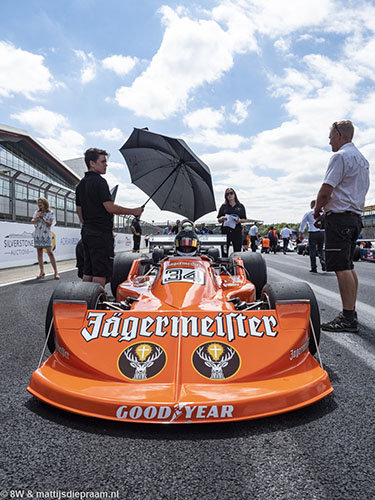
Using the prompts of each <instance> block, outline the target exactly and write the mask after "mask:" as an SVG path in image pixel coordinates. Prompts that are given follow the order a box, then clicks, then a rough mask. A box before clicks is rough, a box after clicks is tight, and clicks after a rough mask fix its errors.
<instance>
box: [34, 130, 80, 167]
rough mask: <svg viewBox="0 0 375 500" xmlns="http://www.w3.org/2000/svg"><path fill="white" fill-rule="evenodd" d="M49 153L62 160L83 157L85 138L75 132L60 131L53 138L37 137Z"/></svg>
mask: <svg viewBox="0 0 375 500" xmlns="http://www.w3.org/2000/svg"><path fill="white" fill-rule="evenodd" d="M38 141H40V142H41V143H42V144H44V145H45V146H46V147H47V148H48V149H49V150H50V151H52V152H53V153H54V154H55V155H56V156H58V157H59V158H60V159H62V160H66V159H68V158H78V157H81V156H83V152H84V149H85V138H84V137H83V135H81V134H80V133H78V132H76V131H75V130H61V131H60V132H58V133H57V134H56V135H55V136H54V137H38Z"/></svg>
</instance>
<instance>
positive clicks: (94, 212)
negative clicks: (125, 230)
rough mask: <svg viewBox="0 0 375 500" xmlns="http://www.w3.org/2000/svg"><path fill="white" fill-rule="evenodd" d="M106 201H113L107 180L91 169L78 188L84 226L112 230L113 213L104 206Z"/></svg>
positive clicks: (91, 228) (97, 229)
mask: <svg viewBox="0 0 375 500" xmlns="http://www.w3.org/2000/svg"><path fill="white" fill-rule="evenodd" d="M105 201H112V198H111V193H110V191H109V187H108V183H107V181H106V180H105V179H103V177H102V176H101V175H100V174H98V173H97V172H93V171H92V170H89V171H88V172H86V173H85V176H84V178H83V179H82V180H81V182H80V183H79V184H78V186H77V188H76V205H77V206H78V207H81V208H82V217H83V228H85V229H90V230H92V231H95V232H105V233H111V232H112V229H113V215H112V214H110V213H109V212H107V210H106V209H105V208H104V205H103V203H104V202H105Z"/></svg>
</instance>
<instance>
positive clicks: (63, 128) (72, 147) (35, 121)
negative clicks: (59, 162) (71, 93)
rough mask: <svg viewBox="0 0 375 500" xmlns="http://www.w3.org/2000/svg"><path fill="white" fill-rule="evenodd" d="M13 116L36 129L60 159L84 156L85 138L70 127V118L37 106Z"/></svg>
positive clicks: (38, 134) (38, 136)
mask: <svg viewBox="0 0 375 500" xmlns="http://www.w3.org/2000/svg"><path fill="white" fill-rule="evenodd" d="M11 117H12V118H13V119H15V120H17V121H19V122H20V123H22V124H23V125H24V126H26V127H27V128H28V127H31V128H32V129H34V130H35V136H36V137H37V139H38V141H40V142H41V143H42V144H44V145H45V146H46V147H47V148H48V149H49V150H50V151H51V152H52V153H54V154H55V155H56V156H58V157H59V158H60V159H68V158H77V157H80V156H82V153H83V151H84V145H85V138H84V137H83V135H82V134H80V133H79V132H76V131H75V130H72V129H70V128H69V126H70V123H69V120H68V119H67V118H66V117H65V116H63V115H61V114H59V113H55V112H54V111H50V110H48V109H45V108H44V107H42V106H36V107H34V108H31V109H28V110H26V111H21V112H20V113H15V114H13V115H11Z"/></svg>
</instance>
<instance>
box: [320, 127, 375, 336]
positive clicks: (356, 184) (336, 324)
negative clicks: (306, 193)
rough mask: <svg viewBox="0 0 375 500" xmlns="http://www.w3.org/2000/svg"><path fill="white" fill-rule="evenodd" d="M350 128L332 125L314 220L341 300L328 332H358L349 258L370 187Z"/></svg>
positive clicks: (355, 289) (353, 274) (355, 282)
mask: <svg viewBox="0 0 375 500" xmlns="http://www.w3.org/2000/svg"><path fill="white" fill-rule="evenodd" d="M353 135H354V127H353V124H352V122H351V121H349V120H346V121H340V122H334V123H333V124H332V126H331V128H330V134H329V143H330V145H331V148H332V151H333V153H335V154H334V155H333V156H332V157H331V159H330V161H329V163H328V168H327V172H326V174H325V177H324V180H323V184H322V186H321V188H320V190H319V193H318V196H317V200H316V205H315V210H314V217H315V219H316V220H317V222H316V224H317V223H318V222H320V221H321V220H322V216H321V210H324V227H325V236H326V266H327V271H335V273H336V276H337V280H338V285H339V291H340V295H341V301H342V308H343V309H342V312H341V313H339V315H338V316H337V317H336V318H335V319H333V320H332V321H330V322H328V323H324V324H322V329H323V330H327V331H331V332H343V331H347V332H354V333H356V332H358V331H359V325H358V319H357V313H356V311H355V304H356V300H357V292H358V277H357V274H356V272H355V271H354V266H353V256H354V250H355V247H356V241H357V238H358V235H359V233H360V232H361V228H362V221H361V214H362V211H363V208H364V204H365V197H366V194H367V191H368V189H369V185H370V178H369V162H368V161H367V160H366V158H365V157H364V156H363V155H362V153H360V151H359V150H358V149H357V148H356V147H355V145H354V144H353V143H352V138H353Z"/></svg>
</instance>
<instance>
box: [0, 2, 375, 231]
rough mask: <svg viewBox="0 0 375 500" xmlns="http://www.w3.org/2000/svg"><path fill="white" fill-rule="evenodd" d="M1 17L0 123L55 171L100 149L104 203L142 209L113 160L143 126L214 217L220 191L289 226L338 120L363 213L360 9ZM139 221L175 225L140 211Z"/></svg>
mask: <svg viewBox="0 0 375 500" xmlns="http://www.w3.org/2000/svg"><path fill="white" fill-rule="evenodd" d="M1 16H2V20H3V22H2V23H1V29H0V122H1V123H5V124H7V125H12V126H14V127H17V128H22V129H25V130H27V131H28V132H29V133H30V134H31V135H32V136H33V137H35V138H37V139H38V140H39V141H40V142H41V143H42V144H43V145H44V146H46V147H47V148H48V149H49V150H50V151H52V152H53V153H54V154H55V155H56V156H58V157H59V158H60V159H61V160H67V159H72V158H77V157H82V156H83V153H84V151H85V150H86V149H87V148H89V147H99V148H103V149H106V150H107V151H108V152H110V154H111V156H110V159H109V168H108V170H107V174H106V179H107V181H108V183H109V185H110V187H113V186H114V185H115V184H120V188H119V191H118V195H117V200H116V202H118V203H120V204H122V205H124V206H127V207H135V206H139V205H142V204H143V203H144V202H145V201H146V199H147V196H146V195H145V194H144V193H143V192H142V191H141V190H140V189H139V188H137V187H136V186H134V185H132V184H131V182H130V177H129V173H128V169H127V167H126V164H125V162H124V160H123V158H122V156H121V154H120V153H119V149H120V147H121V146H122V145H123V143H124V142H125V141H126V139H127V138H128V137H129V135H130V134H131V132H132V130H133V127H139V128H141V127H148V128H149V130H151V131H153V132H157V133H161V134H165V135H168V136H172V137H179V138H182V139H184V140H185V141H186V142H187V143H188V145H189V147H190V148H191V149H192V150H193V151H194V152H195V153H196V155H198V156H199V157H200V158H201V159H202V160H203V161H204V162H205V163H206V164H207V165H208V166H209V168H210V171H211V175H212V181H213V186H214V191H215V199H216V206H217V209H219V207H220V205H221V203H223V201H224V191H225V189H226V188H227V187H232V188H234V189H235V190H236V192H237V196H238V198H239V200H240V201H241V203H243V204H244V205H245V207H246V211H247V216H248V218H255V219H259V220H262V221H264V222H265V223H272V222H274V223H277V222H298V221H300V220H301V219H302V216H303V214H304V213H305V212H306V211H307V210H308V209H309V203H310V200H312V199H314V198H315V197H316V194H317V192H318V190H319V188H320V186H321V184H322V181H323V178H324V173H325V171H326V168H327V164H328V161H329V158H330V156H331V155H332V152H331V148H330V146H329V144H328V135H329V128H330V125H331V124H332V122H334V121H337V120H346V119H349V120H352V121H353V123H354V126H355V135H354V139H353V142H354V143H355V145H356V146H357V147H358V148H359V149H360V151H361V152H362V153H363V154H364V155H365V156H366V158H367V159H368V160H369V162H370V172H371V174H370V175H371V186H370V190H369V193H368V195H367V198H366V204H367V205H369V204H375V182H374V180H375V175H374V164H375V86H374V75H375V4H374V2H373V1H370V0H355V1H350V0H348V1H335V0H314V1H311V0H284V1H281V0H231V1H229V0H228V1H222V0H216V1H215V0H200V1H199V3H195V2H194V0H189V1H187V0H181V1H180V2H175V1H164V2H163V1H159V2H157V1H155V0H137V1H134V0H106V1H105V2H103V1H102V0H64V2H62V1H58V0H54V1H53V0H17V1H16V2H15V1H14V0H1ZM216 215H217V213H216V212H211V213H209V214H206V215H205V216H204V217H202V218H201V219H200V220H199V222H207V221H215V220H216ZM143 218H144V219H145V220H147V221H151V220H154V221H155V222H165V221H167V220H170V221H174V220H176V219H177V218H180V219H181V217H180V216H179V215H177V214H172V213H170V212H165V211H160V210H159V209H158V208H157V206H156V205H155V204H154V203H153V202H152V201H151V202H149V203H148V204H147V205H146V208H145V212H144V215H143Z"/></svg>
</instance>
